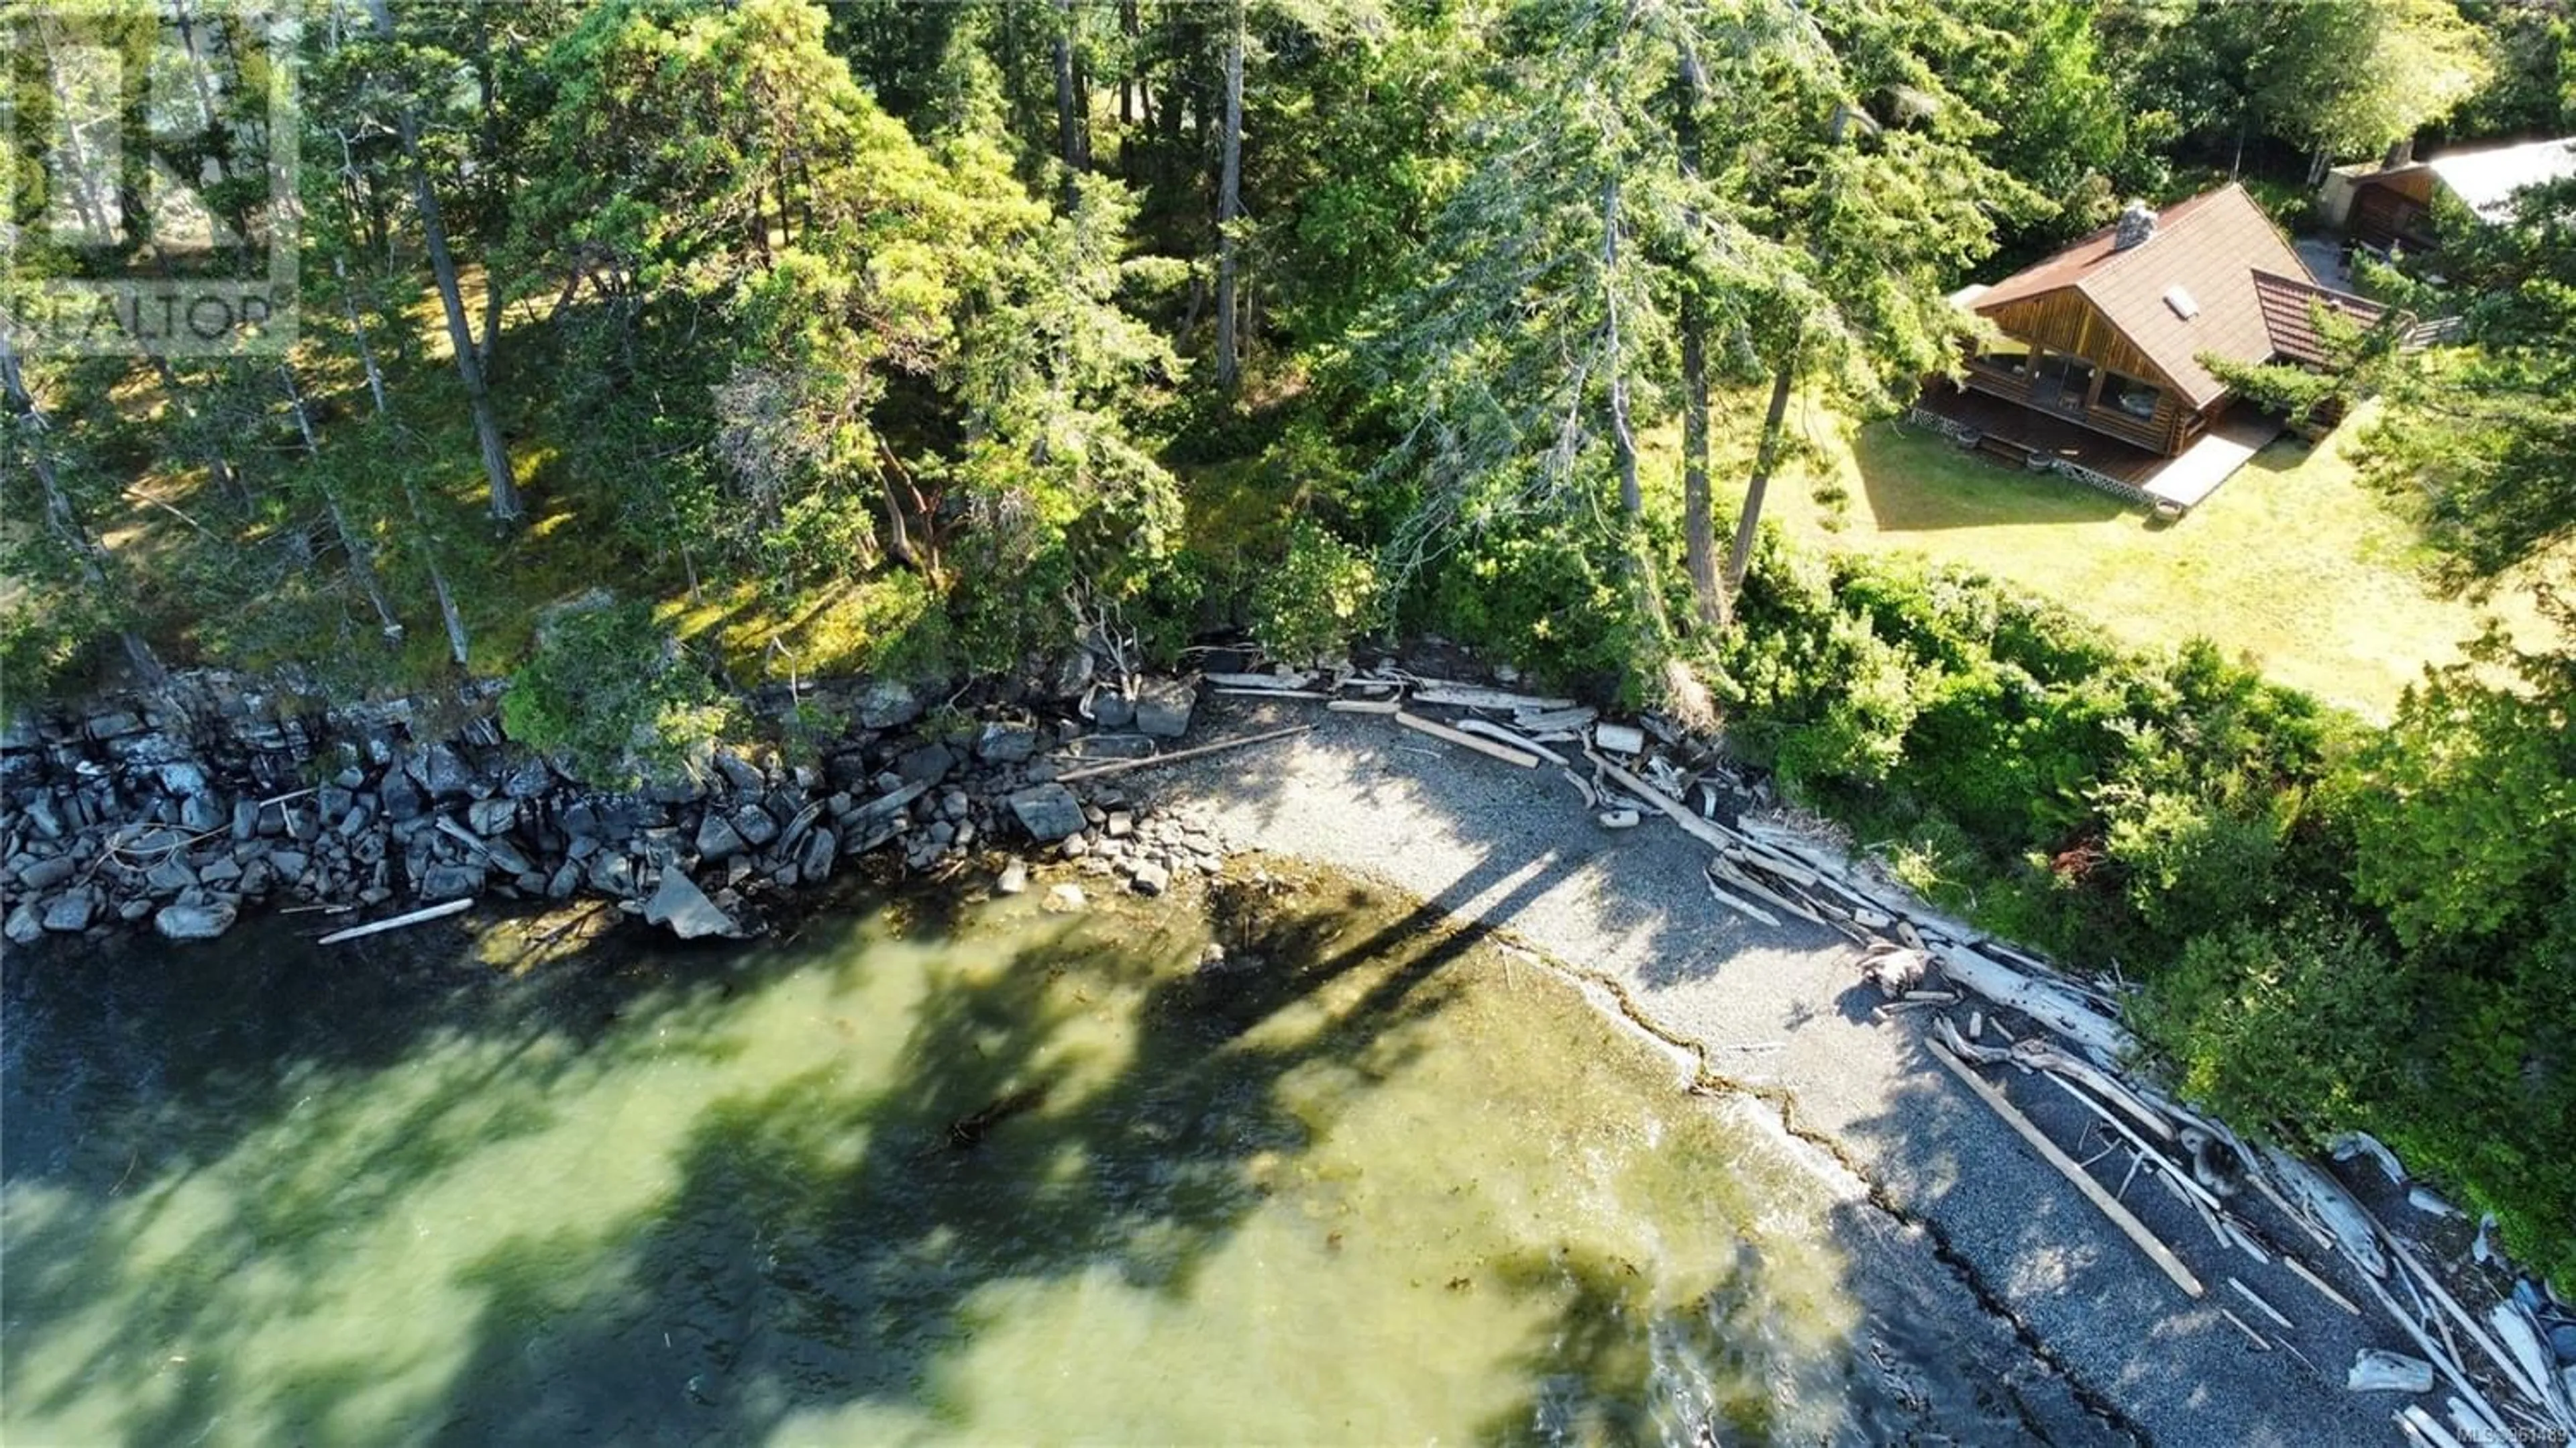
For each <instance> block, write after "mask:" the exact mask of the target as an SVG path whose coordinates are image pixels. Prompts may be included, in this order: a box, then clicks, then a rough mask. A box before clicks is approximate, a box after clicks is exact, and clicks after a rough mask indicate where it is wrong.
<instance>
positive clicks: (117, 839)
mask: <svg viewBox="0 0 2576 1448" xmlns="http://www.w3.org/2000/svg"><path fill="white" fill-rule="evenodd" d="M493 693H494V690H493V689H492V688H490V687H488V686H487V687H482V688H477V689H469V690H468V691H467V692H466V694H465V695H464V696H463V697H462V698H461V699H459V700H458V701H456V705H455V707H439V706H433V705H430V704H424V703H422V702H420V701H399V702H396V703H393V704H376V705H364V706H357V707H352V708H347V709H340V710H325V711H307V712H296V711H294V710H293V709H292V707H291V705H292V701H291V700H281V698H280V697H279V696H277V695H274V694H272V693H268V692H265V691H262V690H260V689H257V688H254V687H250V686H247V685H246V684H245V683H244V682H243V681H241V680H239V679H236V678H233V677H230V676H223V675H211V674H209V675H199V676H192V677H190V678H188V679H185V680H183V681H181V683H180V685H179V686H177V687H175V688H174V689H173V690H172V691H170V692H169V693H168V694H164V695H156V696H154V697H153V698H150V699H137V698H121V699H116V700H111V701H106V702H103V703H100V704H96V705H93V706H91V707H89V708H86V709H83V710H80V711H78V712H60V713H50V714H35V715H30V716H22V717H20V718H18V719H15V720H12V721H11V722H10V723H9V725H8V726H7V729H6V731H5V733H0V797H4V798H5V800H6V803H7V817H6V821H5V824H0V935H4V936H5V938H6V939H7V940H8V941H9V942H11V943H12V944H15V945H18V946H29V945H33V944H35V943H37V942H39V941H41V940H43V939H45V938H47V937H48V936H81V935H87V936H92V937H104V936H106V935H109V934H112V933H114V932H116V931H119V930H128V929H144V928H149V929H153V930H156V931H157V932H158V933H159V934H160V935H161V936H163V937H165V938H167V939H170V940H174V941H187V940H205V939H212V938H215V937H217V936H220V935H222V934H223V933H224V932H225V931H226V930H228V929H230V928H231V926H232V925H233V924H234V923H235V922H236V921H237V920H239V919H240V918H241V917H242V916H243V915H244V914H245V913H248V912H250V911H254V910H258V909H271V910H280V911H296V912H312V913H316V914H327V915H328V916H330V917H331V918H332V921H333V923H335V924H341V923H345V924H357V923H361V922H363V921H365V920H369V919H381V918H388V917H394V916H398V915H399V914H400V913H402V912H405V911H410V910H418V909H422V908H425V907H432V906H436V905H439V904H442V903H445V902H454V901H467V900H475V899H487V898H488V899H494V900H501V901H511V900H546V901H568V900H572V899H574V898H576V897H590V898H604V899H607V900H611V901H614V902H616V904H617V906H618V908H620V909H621V910H624V911H627V912H629V913H632V914H636V915H640V916H642V917H643V918H644V919H645V920H646V921H648V922H650V923H653V924H657V925H665V926H668V927H669V928H670V929H671V930H672V931H673V932H674V933H676V934H678V935H680V936H681V937H683V938H695V937H698V936H707V935H718V936H746V935H755V934H759V933H761V932H762V931H763V930H764V929H765V928H766V922H767V921H768V920H769V919H770V918H771V917H772V916H773V915H775V914H777V913H780V912H782V911H783V910H784V909H785V908H786V907H787V906H788V905H789V903H790V902H791V901H792V900H793V899H794V897H795V896H796V894H797V892H799V891H800V890H802V889H803V888H805V887H809V886H813V885H818V884H821V883H823V882H824V881H826V880H828V879H830V878H831V876H832V874H833V873H834V871H835V870H837V869H839V868H841V866H842V865H843V864H844V863H845V862H848V861H851V860H853V859H855V858H857V857H860V856H866V855H870V854H872V853H874V852H877V851H885V852H886V853H887V854H888V855H889V856H890V857H893V858H898V859H900V861H901V863H902V866H903V868H904V869H906V870H908V871H912V872H924V871H935V870H938V869H941V868H943V867H945V866H947V865H949V864H951V863H952V862H956V861H960V860H962V859H964V858H965V857H967V856H968V855H969V854H970V853H974V852H978V851H1001V852H1002V853H1001V855H1000V857H999V861H998V868H999V870H1000V876H1001V878H1000V881H999V883H1000V885H1001V887H1002V888H1004V889H1010V888H1012V887H1013V886H1014V885H1015V884H1024V882H1025V880H1026V878H1027V870H1026V867H1025V865H1023V864H1021V863H1020V862H1019V861H1018V860H1017V859H1016V858H1015V857H1014V856H1013V855H1012V854H1011V853H1010V852H1012V851H1034V850H1038V849H1046V850H1048V851H1050V852H1051V853H1052V855H1053V856H1055V857H1058V858H1064V859H1072V860H1078V861H1080V862H1081V864H1080V868H1082V869H1083V870H1084V871H1085V872H1086V873H1091V874H1097V875H1101V876H1104V877H1111V878H1115V879H1116V880H1118V881H1119V882H1121V883H1122V884H1123V885H1125V886H1126V887H1127V888H1130V889H1134V890H1137V891H1139V892H1142V893H1146V894H1154V893H1159V892H1160V891H1162V890H1163V889H1165V888H1167V887H1168V886H1169V884H1170V883H1171V881H1172V878H1173V876H1174V873H1175V872H1177V871H1184V870H1197V871H1200V872H1203V873H1211V874H1212V873H1214V872H1215V871H1216V869H1217V868H1218V866H1219V865H1220V864H1221V862H1222V860H1223V856H1224V850H1223V847H1222V845H1221V844H1220V842H1219V841H1217V840H1216V839H1215V838H1214V837H1213V836H1211V835H1209V834H1207V833H1206V832H1205V831H1204V830H1201V829H1197V828H1194V827H1191V826H1187V825H1184V824H1182V823H1180V822H1178V821H1175V820H1170V819H1166V818H1164V817H1161V816H1159V815H1157V814H1155V813H1154V812H1152V811H1151V810H1149V809H1145V808H1141V807H1140V806H1138V805H1137V804H1135V803H1134V802H1133V801H1131V799H1130V797H1129V795H1128V793H1127V792H1126V790H1125V789H1124V788H1123V786H1122V785H1121V784H1120V783H1119V782H1118V781H1117V780H1115V779H1114V778H1112V779H1101V780H1099V781H1097V782H1096V783H1092V784H1088V785H1086V787H1085V788H1084V790H1083V791H1082V792H1081V793H1076V792H1075V791H1074V790H1073V789H1071V788H1068V787H1067V786H1066V785H1065V784H1063V783H1060V782H1058V776H1059V775H1062V774H1065V773H1068V772H1072V771H1076V770H1083V769H1086V768H1089V767H1092V766H1096V765H1098V764H1099V763H1101V762H1103V761H1112V760H1119V759H1133V758H1142V757H1145V756H1147V755H1150V754H1153V753H1155V752H1157V751H1158V750H1160V749H1161V748H1162V747H1163V743H1164V741H1167V740H1170V739H1174V738H1177V737H1179V736H1180V735H1182V734H1183V733H1185V732H1187V730H1188V728H1189V723H1190V717H1191V714H1192V712H1193V710H1194V708H1195V706H1196V703H1197V689H1196V687H1195V686H1194V685H1192V684H1190V683H1187V682H1184V681H1180V680H1171V679H1151V680H1145V681H1141V682H1139V683H1137V684H1136V685H1135V686H1134V687H1133V690H1132V697H1131V696H1130V695H1129V694H1128V693H1125V692H1118V691H1103V690H1101V689H1098V688H1096V687H1092V686H1090V685H1088V684H1087V683H1086V684H1085V686H1084V687H1083V688H1082V689H1080V690H1079V691H1078V692H1072V693H1068V694H1062V695H1057V696H1054V697H1050V698H1042V699H1034V700H1033V699H1030V698H1028V697H1025V696H1024V697H1022V698H1021V699H1019V700H1017V701H1015V702H1012V703H1008V704H999V703H997V704H993V705H988V706H985V707H983V708H981V709H979V710H976V711H973V712H966V711H961V710H959V709H956V708H953V707H948V706H940V707H937V708H933V707H931V705H930V703H929V699H930V697H931V696H929V695H927V694H926V693H924V692H923V691H921V690H918V689H916V688H913V687H911V686H907V685H904V684H900V683H892V682H885V681H878V682H873V683H869V682H853V683H848V684H841V685H809V686H808V687H807V688H805V689H804V690H802V691H800V692H799V693H798V694H797V695H796V696H795V697H794V698H793V699H790V700H787V701H785V702H786V703H788V704H794V705H801V706H804V707H806V708H808V709H819V710H822V711H825V712H827V713H829V714H831V715H836V716H838V717H843V718H847V719H848V720H850V721H851V723H850V726H849V728H848V729H847V730H845V731H844V732H842V733H841V735H840V736H839V737H837V738H835V739H832V740H830V741H828V742H825V743H822V744H821V745H820V746H819V747H814V748H812V749H811V750H810V752H808V753H807V754H806V755H805V757H804V758H803V759H802V760H801V761H791V760H789V759H788V758H786V757H784V756H782V754H781V753H780V751H779V750H777V749H775V748H765V749H757V750H747V751H741V752H736V751H732V750H724V749H718V750H715V751H712V752H711V753H709V754H707V755H706V756H704V757H703V758H702V759H701V760H699V761H698V762H696V763H695V764H694V765H692V766H691V767H689V768H686V769H683V770H674V771H670V772H669V777H668V778H666V779H663V780H660V781H657V782H653V783H649V784H646V785H644V786H643V787H640V788H637V789H631V790H602V789H598V788H594V787H591V786H588V785H585V784H583V783H582V782H580V781H578V780H576V779H573V778H572V777H570V776H569V775H568V774H566V773H565V772H564V771H562V770H560V769H558V768H557V767H555V766H554V765H553V764H551V763H550V762H548V761H547V760H545V759H544V758H542V757H539V756H538V755H536V754H535V753H533V752H532V751H530V750H528V749H526V748H525V747H523V746H520V745H517V744H514V743H513V742H511V741H509V740H508V739H506V738H504V737H503V735H502V732H501V730H500V728H499V725H498V722H497V720H496V718H495V717H494V716H493V715H492V714H491V713H490V712H489V702H490V700H491V698H492V696H493ZM440 702H441V704H442V705H443V704H444V701H440ZM752 702H753V704H754V707H755V711H756V712H764V711H762V709H761V706H762V705H764V704H766V705H769V706H771V708H770V709H769V710H768V711H765V712H771V713H773V714H776V713H783V712H784V711H783V709H782V708H779V707H778V706H779V705H780V703H781V701H779V700H775V699H767V700H764V699H755V700H753V701H752ZM281 703H286V704H288V705H289V707H287V708H281V707H280V704H281ZM459 713H462V714H464V715H465V717H464V718H463V720H462V722H461V723H456V724H454V725H453V726H452V727H441V725H440V724H439V723H438V722H436V721H439V720H441V719H442V717H444V718H448V719H453V718H454V717H455V716H456V715H457V714H459Z"/></svg>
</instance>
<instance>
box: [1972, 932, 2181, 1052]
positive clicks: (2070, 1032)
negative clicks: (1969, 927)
mask: <svg viewBox="0 0 2576 1448" xmlns="http://www.w3.org/2000/svg"><path fill="white" fill-rule="evenodd" d="M1932 958H1933V959H1935V960H1938V961H1940V962H1941V973H1942V974H1943V975H1946V976H1948V977H1949V978H1950V979H1951V980H1952V981H1954V982H1956V983H1957V984H1958V985H1960V986H1963V987H1965V988H1966V989H1968V990H1972V991H1974V992H1976V993H1977V994H1978V995H1981V996H1984V997H1985V998H1986V999H1987V1000H1989V1001H1992V1002H1994V1003H1995V1004H1996V1005H1999V1006H2010V1007H2012V1008H2013V1009H2014V1010H2017V1011H2019V1012H2021V1013H2022V1014H2023V1015H2026V1016H2029V1017H2030V1018H2031V1019H2033V1020H2036V1021H2038V1022H2039V1023H2040V1024H2041V1025H2044V1026H2046V1027H2048V1028H2049V1029H2050V1030H2052V1031H2055V1032H2056V1033H2057V1034H2059V1035H2061V1036H2064V1037H2065V1038H2067V1039H2068V1040H2070V1041H2073V1042H2074V1043H2075V1044H2077V1045H2079V1046H2081V1047H2083V1048H2084V1049H2085V1050H2087V1051H2091V1052H2094V1053H2095V1054H2097V1055H2100V1056H2102V1057H2104V1058H2105V1059H2109V1060H2117V1059H2120V1058H2123V1057H2126V1056H2129V1055H2131V1054H2133V1053H2134V1052H2135V1051H2136V1049H2137V1038H2136V1037H2135V1036H2132V1035H2130V1034H2129V1031H2128V1028H2127V1027H2125V1026H2122V1025H2121V1024H2120V1023H2119V1022H2118V1021H2116V1020H2113V1019H2112V1018H2110V1017H2109V1016H2106V1015H2103V1014H2102V1013H2101V1012H2100V1011H2098V1010H2095V1009H2094V1008H2093V1004H2092V1002H2091V1001H2090V1000H2088V999H2086V998H2085V997H2084V996H2081V995H2079V994H2077V993H2076V992H2074V991H2071V990H2068V989H2066V988H2065V987H2064V986H2062V985H2059V984H2058V983H2056V982H2055V981H2046V980H2040V979H2038V978H2036V977H2034V976H2029V975H2025V974H2023V973H2022V972H2020V971H2018V970H2015V969H2013V968H2012V967H2011V966H2008V965H2005V964H2004V963H2003V962H2001V961H1999V960H1996V959H1994V958H1993V957H1991V956H1988V955H1985V954H1982V953H1980V952H1978V951H1976V950H1974V949H1971V948H1969V947H1966V946H1960V945H1948V944H1937V943H1936V944H1933V945H1932Z"/></svg>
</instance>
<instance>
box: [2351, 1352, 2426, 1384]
mask: <svg viewBox="0 0 2576 1448" xmlns="http://www.w3.org/2000/svg"><path fill="white" fill-rule="evenodd" d="M2343 1385H2344V1387H2345V1389H2346V1390H2348V1391H2351V1392H2355V1393H2429V1392H2431V1391H2433V1365H2432V1364H2431V1363H2428V1362H2426V1361H2424V1360H2423V1359H2422V1358H2416V1357H2408V1356H2407V1355H2406V1354H2404V1353H2402V1352H2390V1351H2388V1350H2387V1349H2386V1348H2376V1347H2366V1348H2363V1349H2362V1350H2361V1351H2360V1352H2357V1353H2355V1354H2353V1359H2352V1371H2351V1372H2349V1373H2346V1374H2345V1375H2344V1380H2343Z"/></svg>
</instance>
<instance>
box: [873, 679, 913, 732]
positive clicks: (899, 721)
mask: <svg viewBox="0 0 2576 1448" xmlns="http://www.w3.org/2000/svg"><path fill="white" fill-rule="evenodd" d="M920 717H921V696H920V695H918V694H915V693H914V692H913V691H912V686H911V685H910V684H906V683H903V682H901V681H900V680H895V679H879V680H877V681H876V682H875V683H873V684H870V685H868V687H867V688H866V689H865V690H864V691H863V692H861V693H860V695H859V723H860V725H861V726H863V727H865V728H869V729H893V728H896V727H898V726H900V725H904V724H909V723H911V722H912V721H913V720H915V719H918V718H920Z"/></svg>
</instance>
